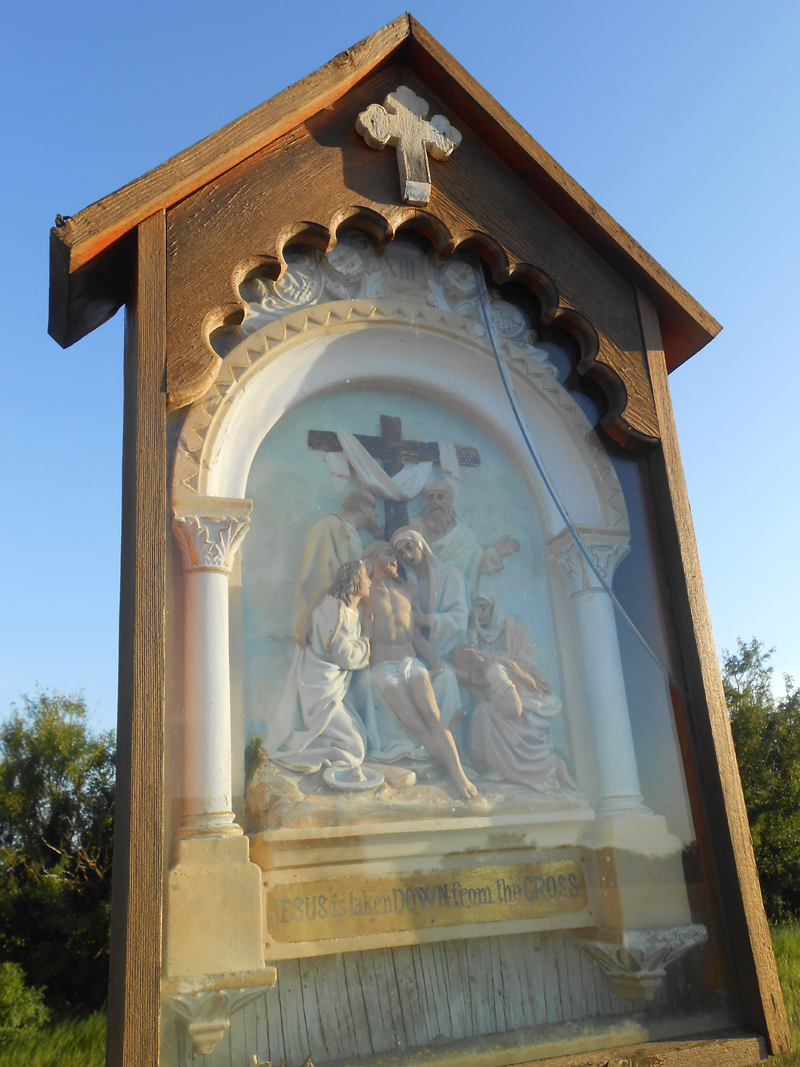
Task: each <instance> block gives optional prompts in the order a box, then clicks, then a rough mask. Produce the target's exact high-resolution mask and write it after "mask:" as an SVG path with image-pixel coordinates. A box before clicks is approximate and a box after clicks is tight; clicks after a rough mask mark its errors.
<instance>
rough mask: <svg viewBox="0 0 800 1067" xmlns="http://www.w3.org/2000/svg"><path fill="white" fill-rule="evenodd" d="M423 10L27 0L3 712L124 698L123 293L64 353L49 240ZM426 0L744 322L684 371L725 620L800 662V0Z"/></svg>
mask: <svg viewBox="0 0 800 1067" xmlns="http://www.w3.org/2000/svg"><path fill="white" fill-rule="evenodd" d="M398 14H400V8H399V7H397V6H395V5H394V4H387V3H384V2H382V0H372V2H370V3H364V2H362V0H357V2H352V0H351V2H350V3H348V4H346V5H343V4H331V3H320V2H318V0H306V2H305V3H303V4H295V5H292V4H280V5H278V4H274V3H272V4H271V3H264V4H261V5H254V4H244V3H241V2H240V0H226V2H225V3H224V4H221V3H219V2H217V3H211V2H208V0H195V2H194V3H191V4H189V3H186V2H182V0H181V2H174V0H162V2H160V3H154V2H153V0H140V2H139V3H138V4H136V5H122V4H116V5H114V4H108V3H99V2H87V0H74V2H73V3H71V4H69V5H66V4H55V3H42V2H36V0H34V2H31V3H26V4H15V5H13V7H12V8H10V9H8V10H7V11H6V13H5V15H4V19H3V22H4V34H3V38H4V39H3V41H2V43H0V92H1V93H2V99H3V108H2V109H0V136H2V144H3V146H4V149H5V163H4V166H3V168H2V172H1V173H0V183H1V184H2V205H3V209H4V210H3V238H4V240H3V245H4V255H3V257H2V265H0V272H1V284H0V302H1V306H2V316H3V323H4V330H3V333H4V344H3V348H4V353H3V356H4V358H3V362H4V375H3V385H4V390H3V391H4V396H5V411H4V415H3V418H2V420H0V434H1V435H2V447H3V454H4V456H5V465H4V476H3V479H2V484H3V500H4V504H5V514H6V519H5V545H6V564H5V568H4V592H3V596H2V599H0V604H1V605H2V607H1V608H0V641H1V642H2V650H3V654H2V656H0V714H1V713H3V712H4V711H5V709H6V708H7V707H8V706H9V704H10V703H11V702H12V701H14V700H18V699H19V695H20V693H22V692H32V691H33V689H34V687H35V685H36V683H37V682H38V683H39V684H40V685H42V686H45V687H59V688H62V689H75V688H78V687H83V689H84V691H85V694H86V697H87V701H88V704H89V707H90V709H91V710H92V711H93V714H94V721H95V723H96V725H97V726H111V725H113V723H114V719H115V714H116V661H117V649H116V632H117V612H118V580H119V537H120V457H121V431H122V316H121V315H119V316H117V318H116V319H114V320H113V321H112V322H110V323H107V324H106V325H105V326H103V327H102V328H101V329H99V330H97V331H96V332H95V333H94V334H92V335H91V336H89V337H87V338H86V339H84V340H83V341H81V342H80V343H79V344H77V345H76V346H74V347H73V348H71V349H69V350H67V351H62V350H61V349H60V348H59V347H58V346H57V345H56V344H55V343H54V342H53V341H51V340H50V338H49V337H48V336H47V332H46V330H47V326H46V323H47V284H48V280H47V243H48V231H49V227H50V226H51V225H52V222H53V218H54V216H55V214H56V212H60V213H61V214H74V213H76V212H77V211H79V210H80V209H81V208H83V207H85V206H86V205H87V204H89V203H91V202H92V201H94V200H97V199H99V198H100V197H101V196H104V195H105V194H107V193H109V192H111V191H112V190H114V189H116V188H118V187H119V186H121V185H124V184H125V183H126V182H128V181H131V180H132V179H134V178H136V177H138V176H139V175H140V174H142V173H143V172H144V171H146V170H148V169H149V168H151V167H153V166H156V165H157V164H158V163H160V162H162V161H163V160H164V159H166V158H167V157H169V156H171V155H174V154H175V153H176V152H179V151H180V150H181V149H183V148H186V147H187V146H188V145H190V144H192V143H193V142H194V141H197V140H198V139H199V138H201V137H203V136H205V135H206V134H208V133H211V132H213V131H214V130H215V129H217V128H218V127H219V126H221V125H223V124H224V123H226V122H228V121H230V120H231V119H233V118H236V117H237V116H238V115H240V114H242V113H243V112H245V111H247V110H249V109H250V108H251V107H254V106H255V105H257V104H259V103H261V102H262V101H263V100H265V99H267V98H268V97H270V96H272V95H273V94H274V93H276V92H279V91H280V90H281V89H283V88H284V87H285V86H287V85H289V84H291V83H292V82H294V81H296V80H298V79H299V78H301V77H303V76H304V75H305V74H307V73H309V72H310V71H312V70H314V69H315V68H316V67H318V66H320V65H321V64H322V63H324V62H326V61H327V60H328V59H330V58H331V57H332V56H333V55H335V54H336V53H337V52H339V51H341V50H342V49H344V48H347V47H348V46H350V45H352V44H353V43H355V42H356V41H358V40H360V39H361V38H362V37H364V36H366V35H367V34H369V33H371V32H372V31H374V30H375V29H377V28H379V27H380V26H381V25H383V24H384V23H386V22H388V21H389V20H390V19H392V18H394V17H395V16H397V15H398ZM413 14H415V15H416V17H417V18H418V19H420V21H421V22H422V23H423V24H424V25H425V26H426V28H427V29H428V30H429V31H430V32H431V33H432V34H433V35H434V36H435V37H437V38H438V39H439V40H440V41H441V43H442V44H443V45H444V46H445V47H446V48H447V49H448V50H449V51H450V52H452V53H453V54H454V55H455V57H456V58H457V59H458V60H459V61H460V62H461V63H463V64H464V66H465V67H466V68H467V70H469V71H470V73H472V74H473V75H474V76H475V77H476V78H477V79H478V80H479V81H480V82H482V83H483V85H484V86H485V87H486V88H487V89H488V90H489V92H491V93H492V94H493V95H494V96H495V97H496V98H497V99H498V100H499V101H500V103H501V104H502V105H503V106H504V107H506V108H507V109H508V110H509V111H510V112H511V113H512V114H513V115H514V117H515V118H516V119H517V120H518V121H519V122H521V123H522V125H523V126H525V127H526V129H528V130H529V131H530V132H531V134H532V135H533V136H534V137H535V138H536V139H537V140H538V141H539V142H540V143H541V144H542V145H543V146H544V147H545V148H546V149H547V150H548V151H549V152H550V153H551V154H552V155H553V156H554V157H555V158H556V159H557V160H558V161H559V162H560V163H561V164H562V165H563V166H564V167H565V168H566V169H567V170H568V171H569V172H570V173H571V174H572V175H573V177H575V178H576V179H577V180H578V181H579V182H580V183H581V184H582V185H583V186H584V187H585V188H586V189H587V190H588V191H589V192H590V193H591V194H592V195H593V196H594V197H595V198H596V199H597V200H598V201H599V202H600V203H601V204H602V205H603V206H604V207H605V208H606V209H607V210H608V211H609V212H610V213H611V214H612V215H613V216H615V217H616V218H617V220H618V221H619V222H620V223H621V224H622V225H623V226H625V227H626V228H627V229H628V230H629V231H630V232H631V233H632V234H633V236H634V237H635V238H636V239H637V240H638V241H640V242H641V243H642V244H643V245H644V247H645V248H647V250H648V251H649V252H650V253H651V254H652V255H654V256H655V257H656V259H658V260H659V261H660V262H661V263H662V264H663V266H664V267H665V268H666V269H667V270H669V271H670V272H671V273H672V274H673V275H674V276H675V277H676V278H677V279H678V281H680V282H681V283H682V284H683V285H684V286H685V287H686V288H687V289H688V290H689V291H690V292H691V293H692V294H693V295H694V296H695V297H696V298H697V299H698V300H700V302H701V303H703V304H704V305H705V306H706V307H707V308H708V310H709V311H710V312H711V313H712V314H713V315H714V316H715V317H716V318H717V319H719V321H720V322H721V323H722V324H723V326H724V327H725V329H724V331H723V333H722V334H721V335H720V337H719V338H718V339H717V340H715V341H714V342H713V343H712V344H711V345H710V346H709V347H708V348H707V349H705V350H703V351H702V352H701V353H700V354H699V355H698V356H696V357H695V358H694V359H692V360H691V361H690V362H689V363H687V364H686V365H685V366H684V367H682V368H681V369H680V370H678V371H677V372H676V373H675V374H673V375H672V377H671V384H672V389H673V397H674V402H675V407H676V415H677V421H678V430H679V434H680V438H681V443H682V449H683V457H684V462H685V465H686V472H687V478H688V483H689V492H690V497H691V501H692V508H693V514H694V519H695V524H696V528H697V536H698V542H699V547H700V556H701V561H702V564H703V572H704V577H705V581H706V588H707V592H708V596H709V603H710V606H711V614H712V621H713V624H714V630H715V636H716V640H717V644H718V646H719V647H720V648H722V647H732V646H734V645H735V641H736V638H737V636H739V635H741V636H743V637H749V636H751V635H756V636H758V637H759V638H761V639H762V640H763V641H764V642H766V644H767V645H768V646H775V648H776V653H775V656H774V664H775V667H776V673H778V674H780V673H782V672H784V671H787V672H789V673H792V674H794V675H795V677H797V678H798V679H800V617H799V615H798V610H797V602H798V585H799V584H800V582H799V581H798V569H799V568H798V563H797V556H796V554H795V552H794V549H793V547H792V546H793V542H794V537H795V536H796V534H797V530H798V529H799V528H800V505H799V504H798V476H797V466H798V464H797V459H796V453H797V445H796V440H795V437H796V429H795V427H796V423H795V418H796V408H797V403H798V370H797V360H798V342H797V335H796V325H795V324H796V319H797V312H796V308H797V303H798V274H800V271H799V270H798V262H799V260H798V254H797V246H798V237H800V234H799V233H798V229H800V228H799V227H798V210H797V190H798V186H799V184H800V182H799V181H798V179H800V173H798V172H799V171H800V148H798V125H799V124H798V105H799V104H800V63H798V59H797V53H798V49H800V5H798V4H797V3H796V0H792V2H789V0H787V2H783V0H765V2H763V3H762V4H760V5H759V6H758V7H756V6H755V5H752V4H750V3H747V4H745V3H743V2H740V0H727V2H718V0H694V2H686V0H664V2H662V3H659V4H652V3H642V2H641V0H639V2H623V0H602V2H599V3H598V2H597V0H594V2H583V0H561V2H558V3H556V2H548V3H542V2H537V0H527V2H517V0H510V2H506V3H504V4H502V5H488V4H482V3H477V2H474V0H462V2H461V3H458V4H455V3H446V2H440V3H437V2H426V0H421V2H420V3H418V5H417V6H416V7H415V8H414V9H413Z"/></svg>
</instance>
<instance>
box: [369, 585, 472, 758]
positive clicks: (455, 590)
mask: <svg viewBox="0 0 800 1067" xmlns="http://www.w3.org/2000/svg"><path fill="white" fill-rule="evenodd" d="M408 573H409V578H411V579H412V584H416V583H415V582H413V577H414V576H413V572H411V570H410V568H409V569H408ZM437 586H438V588H437V589H436V603H435V604H434V605H433V610H432V611H430V612H429V611H428V602H427V597H426V594H427V589H426V587H425V586H420V587H419V588H420V607H421V608H422V610H423V611H424V612H425V613H426V614H431V615H433V619H432V620H431V627H430V638H429V640H430V643H431V644H432V645H433V648H434V651H435V652H436V653H437V655H438V656H439V658H440V659H441V660H442V663H443V666H444V671H443V672H442V673H441V674H437V675H435V676H433V677H432V678H431V684H432V685H433V692H434V696H435V697H436V703H437V704H438V706H439V711H440V712H441V713H442V718H443V719H444V721H445V722H446V723H449V722H450V720H451V719H452V718H453V716H454V715H455V713H456V712H457V711H458V709H459V708H460V707H461V694H460V692H459V688H458V680H457V679H456V675H455V671H454V670H453V668H452V667H451V666H450V664H449V663H448V662H447V660H446V657H447V656H448V655H449V654H450V653H451V652H452V651H453V649H454V648H455V647H456V646H457V645H462V644H464V643H465V641H466V640H467V621H468V618H469V608H468V606H467V605H468V600H467V588H466V582H465V581H464V577H463V575H461V574H460V573H459V572H458V571H456V570H452V569H448V570H442V569H440V570H439V575H438V583H437ZM353 698H354V700H355V701H356V706H357V707H358V708H359V710H360V711H361V713H362V717H363V719H364V723H365V725H366V728H367V748H368V751H369V754H370V756H371V757H372V758H373V759H378V760H384V761H386V762H392V761H393V760H398V759H402V758H403V757H407V758H410V759H426V760H428V759H430V758H431V757H430V756H429V755H428V753H427V752H426V751H425V749H424V748H422V746H421V745H418V744H417V742H416V741H415V740H414V738H413V737H412V736H411V734H410V733H409V732H408V730H406V728H405V727H404V726H403V725H402V724H401V723H400V722H399V721H398V718H397V716H396V715H395V713H394V712H393V711H392V710H391V708H390V707H389V706H388V704H387V703H386V702H385V701H384V699H383V697H382V696H381V695H380V693H379V692H378V689H377V687H376V686H375V684H374V682H373V681H372V677H371V674H370V672H369V671H364V672H363V674H362V675H360V676H359V677H358V679H357V680H356V684H355V687H354V690H353Z"/></svg>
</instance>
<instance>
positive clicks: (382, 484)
mask: <svg viewBox="0 0 800 1067" xmlns="http://www.w3.org/2000/svg"><path fill="white" fill-rule="evenodd" d="M336 437H337V439H338V441H339V444H340V445H341V446H342V451H341V452H328V453H326V457H325V458H326V461H327V465H328V470H329V471H330V473H331V474H332V475H333V477H334V480H336V481H337V482H338V483H339V485H340V488H344V487H345V486H346V485H347V484H348V483H349V481H350V479H351V478H352V476H353V475H354V474H355V477H356V478H357V480H358V482H359V484H360V485H361V487H362V488H363V489H368V490H369V491H370V493H372V494H373V495H374V496H376V497H380V498H381V499H382V500H403V501H407V500H413V499H414V497H416V496H419V494H420V493H421V492H422V490H423V489H424V487H425V485H426V483H427V481H428V478H429V477H430V473H431V469H432V468H433V463H428V462H425V463H413V464H410V465H409V466H405V467H403V469H402V470H401V471H399V472H398V473H397V474H395V475H394V476H393V477H390V476H389V475H388V474H387V473H386V471H385V470H384V469H383V468H382V467H381V465H380V464H379V463H378V462H377V461H376V460H375V459H373V457H372V456H371V455H370V454H369V452H367V450H366V448H364V446H363V445H362V444H361V442H360V441H359V440H358V438H357V437H355V435H354V434H351V433H348V432H347V431H346V430H342V431H341V432H338V433H337V434H336ZM439 466H440V467H441V471H442V477H443V478H445V479H446V481H448V482H449V483H450V485H452V487H453V489H454V490H455V493H456V507H457V508H458V503H459V496H460V493H459V490H460V486H461V480H460V467H459V463H458V456H457V455H456V447H455V445H454V444H451V443H449V442H445V441H442V442H440V443H439Z"/></svg>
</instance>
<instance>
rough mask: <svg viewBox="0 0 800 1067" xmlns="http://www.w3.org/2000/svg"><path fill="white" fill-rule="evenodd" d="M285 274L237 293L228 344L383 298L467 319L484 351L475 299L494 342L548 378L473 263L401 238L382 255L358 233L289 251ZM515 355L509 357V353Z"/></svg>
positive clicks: (516, 316) (521, 320)
mask: <svg viewBox="0 0 800 1067" xmlns="http://www.w3.org/2000/svg"><path fill="white" fill-rule="evenodd" d="M284 258H285V260H286V270H285V271H284V273H283V274H282V275H281V277H280V278H279V279H278V280H277V281H272V280H270V279H265V278H258V277H255V278H253V279H250V280H249V281H247V282H246V283H244V284H243V285H242V287H241V293H242V296H243V297H244V298H245V299H246V300H247V301H248V309H247V313H246V315H245V318H244V321H243V322H242V325H241V327H235V328H233V329H231V328H229V327H228V328H224V330H223V331H222V334H221V335H224V336H225V337H226V338H228V339H229V340H230V341H231V342H234V341H235V339H236V338H237V337H240V336H242V335H244V336H248V335H251V334H253V333H255V332H256V331H257V330H259V329H260V328H261V327H262V326H264V325H266V324H267V323H269V322H274V321H275V320H276V319H279V318H282V317H284V316H286V315H290V314H292V313H293V312H296V311H298V310H301V309H303V308H311V307H318V306H325V305H326V304H329V303H331V302H333V301H338V300H373V301H375V302H378V301H381V300H383V299H385V298H389V299H391V297H392V296H395V295H398V296H399V295H401V294H402V295H403V296H404V297H406V298H407V299H410V300H412V301H414V302H415V303H416V302H422V303H425V304H428V305H430V306H431V307H434V308H439V309H441V310H442V311H449V312H452V313H454V314H456V315H459V316H461V317H462V318H464V319H465V320H467V321H469V323H470V326H469V329H470V331H471V333H472V335H473V336H474V337H475V338H477V339H479V340H480V341H481V343H482V344H484V345H486V346H487V347H490V341H489V338H488V336H487V333H486V325H485V322H486V320H485V317H484V314H483V310H482V308H481V300H484V301H485V302H486V305H487V308H488V313H489V315H490V317H491V321H492V328H493V330H494V333H495V342H496V343H498V344H501V345H502V344H503V343H506V344H509V345H512V346H513V347H514V349H515V350H518V352H519V353H520V354H524V355H525V356H527V357H528V358H529V359H532V360H535V361H536V362H537V363H539V364H540V365H541V366H542V367H544V368H545V369H546V370H548V371H550V373H555V367H554V366H553V364H552V363H551V362H550V361H549V359H548V351H547V348H546V347H543V346H541V345H538V344H537V334H536V330H535V329H534V328H533V326H532V325H531V321H530V318H529V317H528V315H527V314H526V312H525V311H524V310H523V309H522V308H520V307H517V306H516V305H515V304H511V303H509V302H508V301H507V300H503V299H502V297H501V296H500V294H499V293H498V292H497V291H496V290H494V289H487V288H486V283H485V281H484V278H483V274H482V273H481V272H480V270H479V269H477V265H476V263H473V262H470V261H469V260H468V259H462V258H460V257H448V258H446V259H442V258H441V257H440V256H438V255H437V254H436V253H435V252H425V251H423V250H422V249H421V248H419V247H418V246H417V245H415V244H413V243H411V242H410V241H407V240H403V239H402V238H400V239H397V240H394V241H392V242H391V244H390V245H389V246H388V247H387V248H386V250H385V251H384V252H382V253H379V252H378V251H377V249H376V248H375V246H374V245H373V244H372V242H371V241H370V240H369V239H368V238H367V237H366V236H364V235H363V234H360V233H357V232H350V233H348V234H347V235H346V236H342V237H340V238H339V240H338V241H337V243H336V244H335V245H334V247H333V248H332V249H331V250H330V252H328V253H327V255H324V254H323V253H321V252H319V251H318V250H317V249H315V248H310V247H304V248H290V249H287V251H286V252H285V254H284ZM513 358H518V357H517V351H515V352H514V354H513V355H512V359H513Z"/></svg>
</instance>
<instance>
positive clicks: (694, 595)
mask: <svg viewBox="0 0 800 1067" xmlns="http://www.w3.org/2000/svg"><path fill="white" fill-rule="evenodd" d="M638 303H639V310H640V315H641V323H642V334H643V338H644V344H645V348H646V351H647V356H648V361H649V365H650V374H651V379H652V382H653V389H654V397H655V403H656V410H657V413H658V419H659V425H660V429H661V447H660V448H658V449H657V450H656V451H654V452H653V453H652V455H651V456H650V457H649V461H648V462H649V466H650V470H651V476H652V479H653V484H654V488H655V490H656V493H655V503H656V508H657V514H658V520H659V526H660V531H661V536H662V549H663V552H664V556H665V563H666V575H667V581H668V586H669V592H670V598H671V601H672V605H673V610H674V612H675V618H676V624H677V630H678V633H679V635H680V644H681V655H682V658H683V665H684V670H685V672H686V677H687V682H688V685H689V696H690V702H691V705H692V708H693V714H692V715H691V718H690V723H691V727H692V729H693V740H694V744H695V749H696V752H697V759H698V763H699V773H700V777H701V779H702V782H703V790H704V800H705V805H706V812H707V821H708V824H709V827H710V830H711V833H710V838H711V845H712V848H713V850H714V855H715V859H716V863H717V868H718V883H719V890H720V894H721V896H722V901H723V907H724V910H725V913H726V916H727V920H728V923H727V925H728V934H729V937H730V940H731V948H732V955H733V958H734V963H735V966H736V969H737V975H738V980H739V985H740V990H741V997H742V1004H743V1009H744V1012H745V1019H746V1021H747V1023H748V1024H749V1025H751V1026H752V1027H753V1028H754V1029H756V1030H758V1031H759V1032H761V1033H763V1034H765V1036H766V1037H767V1040H768V1043H769V1048H770V1051H771V1052H772V1053H773V1054H779V1053H783V1052H788V1051H789V1049H790V1047H791V1039H790V1034H789V1027H788V1022H787V1019H786V1012H785V1009H784V1004H783V998H782V995H781V989H780V984H779V982H778V975H777V971H776V968H775V958H774V956H773V952H772V944H771V940H770V934H769V927H768V925H767V920H766V916H765V915H764V908H763V904H762V900H761V890H760V886H759V882H758V872H757V870H756V864H755V858H754V856H753V847H752V841H751V838H750V829H749V825H748V820H747V811H746V808H745V803H744V796H743V794H742V787H741V781H740V778H739V772H738V768H737V763H736V752H735V749H734V746H733V738H732V736H731V730H730V723H729V721H728V713H727V706H726V702H725V694H724V691H723V688H722V679H721V676H720V669H719V664H718V660H717V649H716V645H715V643H714V635H713V632H712V629H711V619H710V616H709V611H708V604H707V601H706V597H705V590H704V587H703V578H702V573H701V570H700V560H699V556H698V553H697V543H696V541H695V536H694V526H693V523H692V515H691V509H690V507H689V498H688V493H687V490H686V481H685V478H684V473H683V464H682V461H681V455H680V449H679V447H678V438H677V432H676V429H675V419H674V415H673V411H672V401H671V398H670V392H669V383H668V381H667V368H666V360H665V356H664V351H663V346H662V341H661V333H660V327H659V316H658V312H657V311H656V308H655V307H654V305H653V304H652V303H651V302H650V301H649V300H648V298H647V297H646V296H645V295H644V294H643V293H639V294H638Z"/></svg>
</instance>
